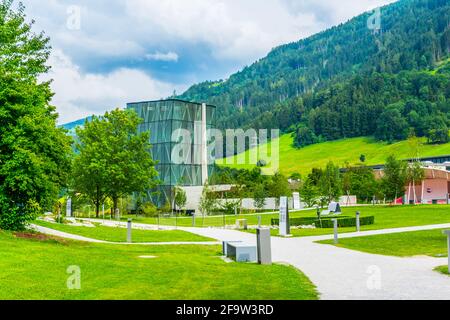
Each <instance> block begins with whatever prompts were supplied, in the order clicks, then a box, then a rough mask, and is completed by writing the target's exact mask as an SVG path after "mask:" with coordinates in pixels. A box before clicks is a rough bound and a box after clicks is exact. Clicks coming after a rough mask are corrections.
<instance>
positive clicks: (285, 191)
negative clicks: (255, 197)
mask: <svg viewBox="0 0 450 320" xmlns="http://www.w3.org/2000/svg"><path fill="white" fill-rule="evenodd" d="M267 188H268V193H269V196H270V197H273V198H275V202H276V204H277V206H279V205H280V197H289V196H290V195H291V194H292V191H291V189H290V188H289V182H288V179H287V178H286V177H285V176H284V175H283V174H281V173H279V172H277V173H275V174H274V175H273V176H272V181H270V183H269V184H268V186H267Z"/></svg>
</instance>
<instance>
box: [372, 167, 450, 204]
mask: <svg viewBox="0 0 450 320" xmlns="http://www.w3.org/2000/svg"><path fill="white" fill-rule="evenodd" d="M449 166H450V163H449V162H445V163H440V164H435V163H432V162H424V163H423V168H424V170H425V179H424V180H423V181H418V182H417V183H416V185H415V186H413V185H407V186H406V192H405V195H404V196H403V197H402V198H399V199H397V203H406V204H408V203H409V204H414V203H417V204H448V203H449V197H450V171H449V170H448V168H449ZM375 174H376V176H377V177H378V178H381V177H382V176H383V169H375Z"/></svg>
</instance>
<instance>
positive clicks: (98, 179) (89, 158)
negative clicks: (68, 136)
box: [72, 116, 109, 218]
mask: <svg viewBox="0 0 450 320" xmlns="http://www.w3.org/2000/svg"><path fill="white" fill-rule="evenodd" d="M107 127H108V122H107V121H106V120H105V119H102V118H100V117H96V116H94V117H92V119H91V120H89V121H88V120H86V122H85V124H84V127H78V128H77V129H76V132H77V136H78V139H77V143H76V149H77V150H78V155H77V156H76V157H75V159H74V164H73V174H72V176H73V179H72V184H73V186H72V187H73V189H75V190H77V192H79V193H82V194H84V195H85V196H86V197H87V198H89V199H90V201H91V202H92V203H93V204H94V206H95V213H96V217H97V218H98V217H99V216H100V207H101V206H102V204H103V203H104V202H105V200H106V198H107V197H108V189H107V188H108V183H109V182H108V175H107V174H108V173H107V162H108V155H107V154H106V153H105V146H106V143H108V137H107V136H106V135H107V134H108V129H107Z"/></svg>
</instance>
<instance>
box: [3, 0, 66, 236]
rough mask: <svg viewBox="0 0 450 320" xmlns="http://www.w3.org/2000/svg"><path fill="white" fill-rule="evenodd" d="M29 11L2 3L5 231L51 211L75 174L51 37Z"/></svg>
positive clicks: (16, 228) (9, 2) (22, 225)
mask: <svg viewBox="0 0 450 320" xmlns="http://www.w3.org/2000/svg"><path fill="white" fill-rule="evenodd" d="M25 20H26V17H25V13H24V7H23V6H22V5H21V4H19V6H18V9H17V10H14V9H13V1H12V0H2V1H1V2H0V106H1V110H0V228H2V229H9V230H20V229H23V228H24V227H25V225H26V223H27V222H28V221H30V220H33V219H34V218H35V217H36V215H37V214H39V213H42V211H43V210H44V209H46V210H51V208H52V205H53V203H54V202H55V201H56V199H57V198H58V193H59V191H60V189H61V187H62V186H65V185H66V182H67V173H68V172H69V171H70V157H71V148H70V144H71V139H70V138H69V137H67V136H66V135H65V132H64V130H63V129H60V128H57V126H56V120H57V117H58V115H57V113H56V112H55V108H54V107H53V106H51V105H50V100H51V98H52V95H53V94H52V92H51V89H50V82H49V81H47V82H43V81H41V79H42V78H41V77H42V76H43V75H45V74H46V73H47V71H48V70H49V67H48V66H47V65H46V62H47V59H48V57H49V55H50V46H49V39H48V38H46V37H45V36H44V35H43V33H41V34H35V33H33V32H32V30H31V28H32V23H31V24H29V23H27V22H26V21H25Z"/></svg>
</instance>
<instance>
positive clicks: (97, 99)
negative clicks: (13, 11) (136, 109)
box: [48, 50, 182, 123]
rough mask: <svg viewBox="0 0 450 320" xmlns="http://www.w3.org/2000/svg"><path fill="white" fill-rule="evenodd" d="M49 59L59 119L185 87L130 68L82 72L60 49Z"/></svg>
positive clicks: (69, 118)
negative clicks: (104, 71)
mask: <svg viewBox="0 0 450 320" xmlns="http://www.w3.org/2000/svg"><path fill="white" fill-rule="evenodd" d="M49 62H50V65H52V71H51V72H50V74H49V75H48V76H49V77H51V78H52V79H54V81H53V83H52V89H53V90H54V91H55V92H56V95H55V96H54V98H53V101H52V103H53V104H54V105H55V106H56V107H57V111H58V112H59V114H60V119H59V122H60V123H66V122H69V121H73V120H77V119H80V118H83V117H86V116H89V115H92V114H103V113H104V112H105V111H106V110H110V109H113V108H123V107H125V105H126V103H127V102H132V101H140V100H153V99H160V98H165V97H167V96H170V95H171V94H172V92H173V90H174V89H178V90H180V89H182V88H180V87H178V86H175V85H172V84H169V83H165V82H161V81H158V80H155V79H153V78H151V77H149V76H148V75H147V74H145V73H144V72H142V71H140V70H133V69H127V68H121V69H118V70H116V71H114V72H112V73H109V74H106V75H101V74H82V73H81V72H80V68H79V67H78V66H76V65H74V64H73V63H72V61H71V60H70V59H69V57H68V56H67V55H65V54H64V53H63V52H62V51H60V50H56V51H55V52H54V53H53V54H52V56H51V59H50V61H49Z"/></svg>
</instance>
